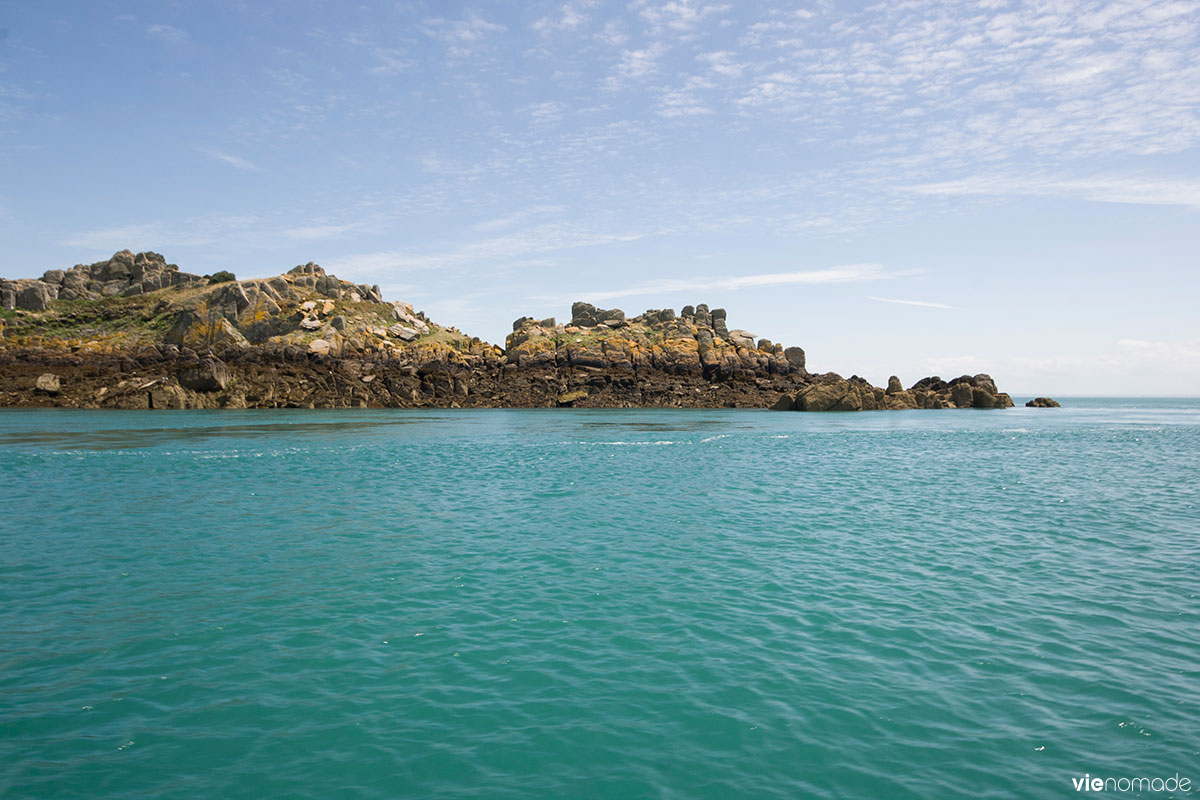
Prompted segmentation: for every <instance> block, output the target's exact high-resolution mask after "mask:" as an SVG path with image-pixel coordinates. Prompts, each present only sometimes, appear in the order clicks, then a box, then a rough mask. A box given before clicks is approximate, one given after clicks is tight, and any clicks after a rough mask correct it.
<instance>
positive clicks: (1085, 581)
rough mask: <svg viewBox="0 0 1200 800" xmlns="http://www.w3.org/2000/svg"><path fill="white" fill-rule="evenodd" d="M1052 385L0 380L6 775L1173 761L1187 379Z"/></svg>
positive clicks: (1189, 642) (688, 791) (1188, 763)
mask: <svg viewBox="0 0 1200 800" xmlns="http://www.w3.org/2000/svg"><path fill="white" fill-rule="evenodd" d="M1024 399H1025V398H1021V399H1020V401H1019V402H1023V400H1024ZM1063 402H1064V406H1065V407H1064V408H1062V409H1055V410H1042V409H1025V408H1016V409H1010V410H1005V411H911V412H910V411H904V412H899V411H896V412H874V413H861V414H802V413H784V412H766V411H742V410H636V411H628V410H595V411H590V410H569V409H562V410H558V409H545V410H519V411H516V410H511V411H510V410H482V411H476V410H470V411H468V410H462V411H459V410H444V411H420V410H394V411H250V412H200V411H195V412H186V411H185V412H132V411H129V412H107V411H87V412H82V411H42V410H36V411H4V412H0V469H2V473H0V474H2V483H0V797H3V798H5V799H6V800H7V799H8V798H60V797H61V798H73V797H78V798H84V797H86V798H123V799H124V798H151V797H153V798H177V797H178V798H253V799H254V800H262V798H268V797H300V798H359V797H361V798H614V799H617V798H620V799H622V800H626V799H629V798H656V799H657V800H675V799H676V798H678V799H679V800H683V799H684V798H780V799H782V798H788V800H792V799H793V798H830V799H832V798H858V797H862V798H957V797H983V798H1012V797H1065V796H1075V795H1076V794H1077V792H1076V791H1075V788H1074V787H1073V785H1072V781H1073V780H1074V779H1078V778H1082V777H1083V776H1084V775H1085V773H1086V774H1087V775H1089V776H1091V777H1102V778H1113V779H1118V778H1133V777H1144V778H1161V779H1165V778H1168V777H1171V776H1175V775H1176V774H1178V775H1179V776H1180V778H1187V779H1190V780H1191V782H1192V783H1191V787H1192V791H1191V793H1190V794H1191V795H1192V796H1196V795H1197V794H1200V788H1198V787H1197V782H1200V599H1198V597H1197V595H1198V593H1200V508H1198V504H1200V401H1197V400H1179V399H1100V398H1066V399H1063ZM1110 794H1118V793H1117V792H1112V791H1110ZM1188 794H1189V793H1186V792H1181V793H1176V794H1174V795H1172V793H1169V792H1156V791H1144V792H1141V793H1137V792H1126V793H1124V794H1123V795H1120V796H1130V797H1132V796H1140V797H1168V796H1187V795H1188Z"/></svg>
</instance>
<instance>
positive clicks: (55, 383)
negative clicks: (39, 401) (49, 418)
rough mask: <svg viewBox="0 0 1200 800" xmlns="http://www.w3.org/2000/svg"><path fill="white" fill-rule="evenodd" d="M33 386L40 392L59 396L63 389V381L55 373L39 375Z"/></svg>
mask: <svg viewBox="0 0 1200 800" xmlns="http://www.w3.org/2000/svg"><path fill="white" fill-rule="evenodd" d="M33 385H34V387H35V388H36V389H37V390H38V391H39V392H42V393H44V394H51V395H54V394H58V393H59V391H60V390H61V389H62V381H60V380H59V378H58V376H57V375H55V374H54V373H53V372H46V373H43V374H42V375H39V376H38V378H37V380H36V381H34V384H33Z"/></svg>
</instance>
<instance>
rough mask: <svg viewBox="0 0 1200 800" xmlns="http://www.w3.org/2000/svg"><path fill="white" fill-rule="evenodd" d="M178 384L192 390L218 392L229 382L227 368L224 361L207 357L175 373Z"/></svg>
mask: <svg viewBox="0 0 1200 800" xmlns="http://www.w3.org/2000/svg"><path fill="white" fill-rule="evenodd" d="M175 379H176V380H178V381H179V385H180V386H183V387H184V388H185V389H191V390H192V391H194V392H219V391H222V390H223V389H224V388H225V386H226V384H228V383H229V369H228V367H226V366H225V364H224V362H221V361H218V360H217V359H215V358H207V359H205V360H204V361H201V362H200V363H199V364H198V365H196V366H194V367H185V368H184V369H181V370H179V371H178V372H177V373H176V374H175Z"/></svg>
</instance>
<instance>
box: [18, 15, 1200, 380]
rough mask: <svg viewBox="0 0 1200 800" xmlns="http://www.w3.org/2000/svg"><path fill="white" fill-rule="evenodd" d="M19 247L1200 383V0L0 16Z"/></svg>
mask: <svg viewBox="0 0 1200 800" xmlns="http://www.w3.org/2000/svg"><path fill="white" fill-rule="evenodd" d="M0 239H2V240H3V242H4V247H3V251H2V252H3V255H2V256H0V259H2V260H0V275H3V276H5V277H9V278H16V277H34V276H39V275H41V273H42V272H43V271H45V270H46V269H51V268H65V267H69V266H70V265H72V264H76V263H91V262H94V261H98V260H102V259H105V258H107V257H109V256H111V255H112V253H113V252H115V251H117V250H120V249H124V248H129V249H131V250H134V251H138V250H154V251H157V252H160V253H163V254H164V255H165V256H166V257H167V259H168V261H171V262H174V263H176V264H178V265H179V266H180V268H181V269H184V270H186V271H189V272H197V273H208V272H213V271H216V270H218V269H229V270H232V271H233V272H235V273H236V274H237V275H238V277H240V278H249V277H262V276H269V275H276V274H279V273H281V272H284V271H286V270H287V269H289V268H291V267H292V266H294V265H296V264H301V263H305V262H308V261H315V262H317V263H319V264H321V265H322V266H324V267H325V268H326V269H327V270H328V271H330V272H332V273H334V274H336V275H338V276H339V277H341V278H345V279H348V280H353V281H355V282H360V283H361V282H367V283H378V284H380V285H381V287H382V288H383V290H384V296H385V298H386V299H389V300H405V301H408V302H412V303H413V304H415V305H416V306H417V308H419V309H423V310H424V311H425V312H426V313H427V314H429V316H430V317H431V318H433V319H434V320H435V321H438V322H440V323H442V324H446V325H455V326H457V327H459V328H460V329H462V330H463V331H465V332H467V333H470V334H473V335H477V336H480V337H482V338H484V339H487V340H489V341H493V342H496V343H500V344H503V339H504V337H505V335H506V334H507V333H508V332H509V331H510V330H511V323H512V321H513V320H514V319H516V318H517V317H521V316H524V315H530V316H534V317H538V318H542V317H547V316H555V317H557V318H558V319H559V320H560V321H562V320H564V319H566V318H569V317H570V304H571V302H572V301H574V300H586V301H589V302H592V303H594V304H596V305H599V306H602V307H607V308H612V307H619V308H622V309H624V310H625V311H626V312H627V313H628V314H630V315H633V314H637V313H639V312H641V311H643V310H645V309H647V308H668V307H670V308H675V309H676V311H678V310H679V309H680V308H682V307H683V306H684V305H687V304H697V303H708V304H709V305H710V306H711V307H714V308H715V307H724V308H726V309H727V310H728V314H729V323H730V327H733V328H743V329H746V330H749V331H750V332H751V333H754V334H756V335H757V336H761V337H766V338H769V339H771V340H772V341H775V342H782V343H784V344H785V345H799V346H801V347H803V348H805V350H806V351H807V354H808V364H809V368H810V369H811V370H813V371H836V372H838V373H840V374H842V375H845V376H849V375H851V374H859V375H862V376H863V377H866V378H868V379H870V380H871V381H872V382H874V383H876V384H882V383H884V382H886V380H887V378H888V376H889V375H892V374H896V375H899V376H900V378H901V379H902V380H903V381H904V383H905V385H908V384H910V383H912V382H914V381H916V380H917V379H918V378H921V377H924V376H926V375H931V374H938V375H941V376H942V377H944V378H949V377H953V376H957V375H959V374H963V373H970V374H974V373H977V372H988V373H990V374H991V375H992V376H993V377H994V378H995V379H996V381H997V383H998V384H999V386H1000V388H1001V389H1002V390H1008V391H1010V392H1012V393H1013V394H1014V395H1033V394H1050V395H1055V394H1057V395H1072V394H1075V395H1080V394H1116V395H1137V394H1161V395H1200V313H1197V308H1196V307H1197V305H1198V302H1200V0H1159V1H1158V2H1154V1H1153V0H1141V1H1139V2H1128V1H1126V0H1121V1H1118V2H1101V1H1099V0H1031V1H1028V2H1026V1H1023V0H977V1H975V2H971V1H970V0H956V1H955V2H933V1H931V0H902V1H897V2H888V3H857V2H820V1H818V2H795V3H789V2H771V3H758V2H704V1H703V0H696V1H695V2H692V1H691V0H667V1H666V2H663V1H662V0H623V1H622V2H602V1H601V0H569V2H565V3H564V2H484V1H482V0H480V2H470V3H460V2H382V1H380V2H365V3H353V2H347V1H346V0H336V1H331V2H325V1H324V0H288V2H281V1H279V0H253V1H252V2H240V1H239V0H187V2H183V1H182V0H181V1H179V2H173V1H172V0H158V1H157V2H136V1H134V0H131V1H130V2H106V1H105V0H86V1H85V0H76V1H75V2H67V1H65V0H39V2H14V0H0Z"/></svg>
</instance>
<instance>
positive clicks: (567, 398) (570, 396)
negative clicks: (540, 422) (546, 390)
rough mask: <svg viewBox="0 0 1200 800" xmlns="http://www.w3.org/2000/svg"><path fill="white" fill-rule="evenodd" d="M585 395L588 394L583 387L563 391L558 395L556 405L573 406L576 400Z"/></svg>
mask: <svg viewBox="0 0 1200 800" xmlns="http://www.w3.org/2000/svg"><path fill="white" fill-rule="evenodd" d="M587 396H588V393H587V390H585V389H576V390H575V391H573V392H565V393H563V394H560V395H559V396H558V405H560V406H573V405H575V403H576V402H578V401H579V400H583V399H584V398H586V397H587Z"/></svg>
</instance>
